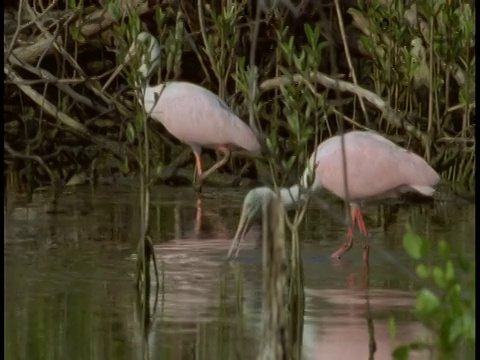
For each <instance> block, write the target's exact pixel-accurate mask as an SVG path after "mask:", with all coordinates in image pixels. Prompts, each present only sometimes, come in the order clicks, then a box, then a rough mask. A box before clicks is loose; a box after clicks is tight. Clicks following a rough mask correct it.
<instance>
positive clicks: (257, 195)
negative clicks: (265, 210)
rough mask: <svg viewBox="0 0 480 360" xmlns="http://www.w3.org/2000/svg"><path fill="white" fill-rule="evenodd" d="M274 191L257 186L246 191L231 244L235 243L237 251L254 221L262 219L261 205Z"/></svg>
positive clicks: (271, 196)
mask: <svg viewBox="0 0 480 360" xmlns="http://www.w3.org/2000/svg"><path fill="white" fill-rule="evenodd" d="M273 196H275V193H274V192H273V191H272V190H271V189H269V188H268V187H258V188H255V189H252V190H250V191H249V192H248V194H247V195H246V196H245V199H244V200H243V206H242V214H241V215H240V221H239V222H238V227H237V231H236V232H235V236H234V238H233V244H238V245H237V253H238V248H239V246H240V243H241V242H242V241H243V239H244V238H245V235H246V234H247V232H248V230H250V228H251V227H252V225H253V224H254V223H256V222H259V221H261V220H262V206H263V203H264V202H265V201H270V200H271V199H272V198H273ZM232 251H233V248H232V249H231V250H230V252H229V254H228V257H230V255H231V253H232Z"/></svg>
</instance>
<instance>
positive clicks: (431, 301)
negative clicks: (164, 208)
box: [416, 289, 440, 315]
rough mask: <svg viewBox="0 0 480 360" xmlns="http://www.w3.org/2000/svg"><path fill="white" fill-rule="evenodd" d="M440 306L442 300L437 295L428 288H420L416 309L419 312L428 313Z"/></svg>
mask: <svg viewBox="0 0 480 360" xmlns="http://www.w3.org/2000/svg"><path fill="white" fill-rule="evenodd" d="M439 307H440V300H439V299H438V297H437V295H435V294H434V293H433V292H432V291H430V290H428V289H422V290H420V293H419V294H418V296H417V303H416V309H417V311H418V312H420V313H422V314H425V315H428V314H431V313H433V312H434V311H436V310H437V309H438V308H439Z"/></svg>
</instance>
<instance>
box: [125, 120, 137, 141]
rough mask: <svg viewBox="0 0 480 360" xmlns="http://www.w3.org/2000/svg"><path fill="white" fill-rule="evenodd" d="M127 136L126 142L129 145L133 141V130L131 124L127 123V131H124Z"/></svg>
mask: <svg viewBox="0 0 480 360" xmlns="http://www.w3.org/2000/svg"><path fill="white" fill-rule="evenodd" d="M125 134H126V135H127V140H128V141H129V142H131V143H133V142H134V141H135V129H134V128H133V125H132V123H127V129H126V130H125Z"/></svg>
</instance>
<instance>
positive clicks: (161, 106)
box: [103, 32, 261, 189]
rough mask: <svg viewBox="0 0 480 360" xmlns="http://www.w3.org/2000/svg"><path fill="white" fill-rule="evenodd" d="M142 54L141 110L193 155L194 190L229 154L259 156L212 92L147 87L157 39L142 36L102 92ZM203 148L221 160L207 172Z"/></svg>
mask: <svg viewBox="0 0 480 360" xmlns="http://www.w3.org/2000/svg"><path fill="white" fill-rule="evenodd" d="M142 49H143V50H144V52H143V53H142V57H141V59H142V60H141V61H142V65H141V66H140V67H139V75H140V76H141V77H142V80H143V84H142V85H141V87H142V89H141V90H142V91H143V101H142V99H140V102H141V103H143V104H144V109H145V111H146V113H147V114H149V116H150V117H152V118H153V119H154V120H156V121H159V122H160V123H162V124H163V126H164V127H165V128H166V129H167V131H168V132H169V133H170V134H172V135H173V136H175V137H176V138H177V139H178V140H180V141H182V142H184V143H186V144H188V145H189V146H190V147H191V148H192V150H193V153H194V155H195V161H196V168H197V188H198V189H201V186H202V184H203V181H204V180H205V178H207V177H208V176H209V175H210V174H212V173H213V172H214V171H216V170H217V169H219V168H220V167H222V166H223V165H225V164H226V163H227V162H228V160H229V158H230V155H231V151H232V150H237V149H244V150H246V151H248V152H250V153H251V154H253V155H255V156H258V155H260V151H261V147H260V143H259V141H258V138H257V136H256V134H255V133H254V131H253V130H252V129H251V128H250V127H249V126H248V125H247V124H246V123H244V122H243V121H242V120H241V119H240V118H239V117H238V116H237V115H235V113H234V112H233V110H232V109H231V108H230V107H229V106H228V105H227V104H226V103H225V102H224V101H223V100H222V99H221V98H219V97H218V96H217V95H215V94H214V93H212V92H211V91H209V90H207V89H205V88H203V87H201V86H198V85H195V84H192V83H188V82H180V81H171V82H167V83H162V84H159V85H156V86H148V80H149V78H150V76H151V74H152V73H153V71H154V70H155V69H156V68H158V67H159V66H160V56H161V47H160V44H159V42H158V41H157V39H155V37H154V36H153V35H151V34H149V33H146V32H142V33H140V34H139V35H138V37H137V39H136V41H135V42H134V44H132V46H131V47H130V50H129V52H128V54H127V56H126V58H125V61H124V62H123V63H122V64H121V65H120V66H119V67H118V68H117V69H116V70H115V72H114V73H113V74H112V75H111V76H110V78H109V79H108V80H107V82H106V83H105V85H104V86H103V90H105V89H106V88H107V87H108V85H109V84H110V83H111V81H112V80H113V78H114V77H115V76H117V74H118V73H119V72H120V70H121V69H122V68H123V67H124V66H125V64H126V63H128V61H129V60H130V59H131V58H132V56H133V55H134V54H136V53H137V52H139V51H142ZM202 148H211V149H216V150H218V151H220V152H222V153H223V154H224V156H223V158H222V159H221V160H220V161H218V162H217V163H215V164H214V165H213V166H212V167H211V168H210V169H208V170H207V171H203V167H202V159H201V154H202Z"/></svg>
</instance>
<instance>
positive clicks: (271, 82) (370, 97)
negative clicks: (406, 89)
mask: <svg viewBox="0 0 480 360" xmlns="http://www.w3.org/2000/svg"><path fill="white" fill-rule="evenodd" d="M310 79H313V80H315V81H316V82H318V83H320V84H322V85H323V86H325V87H326V88H329V89H338V90H339V91H345V92H350V93H353V94H355V95H357V96H359V97H362V98H364V99H365V100H367V101H368V102H369V103H370V104H372V105H373V106H375V107H376V108H377V109H379V110H380V111H381V112H382V113H383V116H384V117H385V119H387V121H388V122H389V123H390V124H391V125H393V126H394V127H396V128H401V127H404V128H405V129H406V130H407V131H408V132H409V133H411V134H412V135H413V136H415V137H416V138H417V139H420V140H422V143H423V145H424V146H428V138H427V136H426V135H425V134H423V133H422V132H421V131H420V130H418V129H417V128H415V127H414V126H413V125H412V124H409V123H406V122H403V121H402V120H401V118H400V116H399V115H400V114H399V113H398V112H396V111H395V110H394V109H392V108H391V107H390V106H389V105H388V104H387V102H386V101H385V100H383V99H382V98H381V97H380V96H378V95H377V94H375V93H374V92H372V91H370V90H367V89H365V88H362V87H360V86H358V85H355V84H352V83H350V82H348V81H344V80H339V79H338V80H336V79H333V78H331V77H330V76H328V75H325V74H323V73H321V72H318V71H317V72H312V73H310ZM305 81H306V80H305V78H304V77H303V76H302V75H300V74H294V75H292V76H279V77H276V78H273V79H268V80H265V81H264V82H262V83H261V84H260V90H262V91H269V90H271V89H275V88H278V87H280V86H285V85H288V84H290V83H292V82H297V83H299V82H305Z"/></svg>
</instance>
